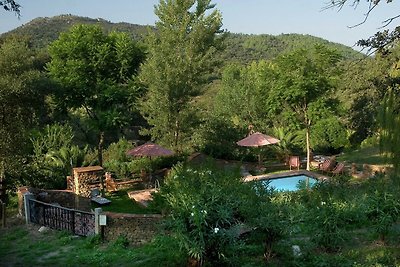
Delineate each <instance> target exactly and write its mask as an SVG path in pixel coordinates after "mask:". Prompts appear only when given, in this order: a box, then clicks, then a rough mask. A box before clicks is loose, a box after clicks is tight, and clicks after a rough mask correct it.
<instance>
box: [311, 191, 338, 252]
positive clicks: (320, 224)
mask: <svg viewBox="0 0 400 267" xmlns="http://www.w3.org/2000/svg"><path fill="white" fill-rule="evenodd" d="M345 207H346V203H340V202H339V203H338V202H335V200H334V199H326V201H322V202H321V203H320V205H317V206H316V207H315V208H316V211H315V212H312V213H311V216H310V223H312V228H313V237H312V240H313V241H314V242H316V244H317V245H318V246H321V247H323V248H325V249H326V250H328V251H331V250H337V249H339V248H340V247H341V245H342V244H343V240H344V231H343V230H344V226H345V225H346V221H345V220H344V218H343V208H345Z"/></svg>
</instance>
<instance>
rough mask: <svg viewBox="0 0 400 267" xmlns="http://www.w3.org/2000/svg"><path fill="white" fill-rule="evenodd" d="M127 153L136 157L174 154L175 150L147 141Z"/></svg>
mask: <svg viewBox="0 0 400 267" xmlns="http://www.w3.org/2000/svg"><path fill="white" fill-rule="evenodd" d="M126 154H127V155H129V156H135V157H159V156H171V155H173V154H174V152H172V151H171V150H169V149H166V148H163V147H162V146H160V145H157V144H153V143H146V144H143V145H141V146H137V147H135V148H133V149H130V150H128V151H127V152H126Z"/></svg>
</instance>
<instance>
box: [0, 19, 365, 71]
mask: <svg viewBox="0 0 400 267" xmlns="http://www.w3.org/2000/svg"><path fill="white" fill-rule="evenodd" d="M76 24H98V25H100V26H101V27H102V28H104V29H105V31H113V30H115V31H122V32H127V33H129V34H130V35H131V36H132V38H134V39H136V40H140V39H142V38H143V36H144V35H145V34H146V33H147V31H148V28H149V26H144V25H137V24H130V23H112V22H110V21H107V20H104V19H101V18H98V19H92V18H87V17H78V16H73V15H60V16H55V17H51V18H47V17H46V18H36V19H34V20H32V21H30V22H29V23H27V24H25V25H22V26H20V27H18V28H16V29H14V30H12V31H9V32H7V33H4V34H2V35H0V38H4V37H5V36H7V35H10V34H18V35H27V36H30V38H31V41H32V45H33V47H36V48H44V47H46V46H47V45H48V44H49V43H51V42H52V41H54V40H56V39H57V38H58V36H59V34H60V32H63V31H67V30H68V29H69V28H70V27H71V26H73V25H76ZM150 29H153V27H151V26H150ZM318 43H322V44H325V45H327V46H328V47H331V48H335V49H337V50H338V51H339V52H340V53H341V54H342V55H343V56H344V57H345V58H348V59H352V58H359V57H361V56H362V55H361V54H360V53H359V52H357V51H355V50H353V49H352V48H350V47H347V46H345V45H341V44H337V43H332V42H329V41H327V40H324V39H322V38H318V37H314V36H311V35H301V34H281V35H278V36H273V35H268V34H262V35H248V34H235V33H227V36H226V40H225V45H226V47H225V50H224V51H223V52H222V53H221V55H220V57H221V59H222V60H223V61H224V62H225V63H226V62H230V61H237V62H241V63H249V62H251V61H254V60H260V59H271V58H274V57H276V56H277V55H279V54H282V53H286V52H289V51H291V50H293V49H297V48H302V47H303V48H304V47H310V46H312V45H314V44H318Z"/></svg>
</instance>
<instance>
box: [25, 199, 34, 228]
mask: <svg viewBox="0 0 400 267" xmlns="http://www.w3.org/2000/svg"><path fill="white" fill-rule="evenodd" d="M30 199H35V196H34V195H33V194H32V193H30V192H28V193H26V194H24V207H25V222H26V224H29V223H30V218H31V217H30V216H31V210H30V208H29V200H30Z"/></svg>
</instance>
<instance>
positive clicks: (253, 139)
mask: <svg viewBox="0 0 400 267" xmlns="http://www.w3.org/2000/svg"><path fill="white" fill-rule="evenodd" d="M279 142H280V140H279V139H276V138H275V137H272V136H269V135H266V134H262V133H259V132H256V133H253V134H251V135H249V136H247V137H246V138H243V139H242V140H240V141H238V142H236V144H238V145H239V146H248V147H260V146H266V145H272V144H276V143H279ZM258 161H259V163H260V162H261V155H260V154H259V155H258Z"/></svg>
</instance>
